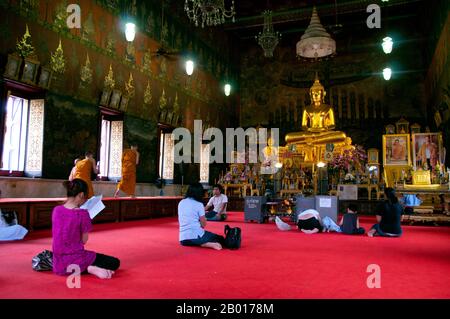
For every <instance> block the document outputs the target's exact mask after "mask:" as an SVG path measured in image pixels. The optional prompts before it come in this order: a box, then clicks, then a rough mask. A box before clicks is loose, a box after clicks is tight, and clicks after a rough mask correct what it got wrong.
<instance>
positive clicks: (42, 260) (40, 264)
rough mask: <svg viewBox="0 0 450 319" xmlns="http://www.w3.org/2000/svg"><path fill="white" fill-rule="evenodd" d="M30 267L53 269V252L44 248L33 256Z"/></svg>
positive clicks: (41, 269) (44, 269) (43, 269)
mask: <svg viewBox="0 0 450 319" xmlns="http://www.w3.org/2000/svg"><path fill="white" fill-rule="evenodd" d="M31 267H32V268H33V270H36V271H50V270H53V253H52V252H51V251H50V250H44V251H42V252H40V253H39V254H37V255H36V256H34V257H33V259H32V260H31Z"/></svg>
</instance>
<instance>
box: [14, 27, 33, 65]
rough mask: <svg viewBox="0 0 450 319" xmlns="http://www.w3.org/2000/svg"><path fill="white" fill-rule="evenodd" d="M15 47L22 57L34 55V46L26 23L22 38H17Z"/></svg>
mask: <svg viewBox="0 0 450 319" xmlns="http://www.w3.org/2000/svg"><path fill="white" fill-rule="evenodd" d="M16 49H17V52H19V54H20V56H21V57H23V58H27V57H34V56H35V51H34V47H33V45H32V43H31V34H30V30H29V29H28V24H27V25H26V31H25V34H24V35H23V37H22V39H21V40H20V41H19V40H17V44H16Z"/></svg>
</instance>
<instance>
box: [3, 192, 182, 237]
mask: <svg viewBox="0 0 450 319" xmlns="http://www.w3.org/2000/svg"><path fill="white" fill-rule="evenodd" d="M181 199H182V197H180V196H174V197H169V196H156V197H137V198H113V197H105V198H103V203H104V204H105V206H106V207H105V209H104V210H103V211H102V212H101V213H100V214H98V215H97V216H96V217H95V218H94V220H93V222H94V223H99V222H119V221H124V220H131V219H146V218H158V217H168V216H176V214H177V205H178V202H179V201H180V200H181ZM64 201H65V198H2V199H0V208H1V209H3V210H13V211H15V212H16V213H17V216H18V219H19V223H20V224H21V225H23V226H25V227H26V228H27V229H29V230H33V229H40V228H49V227H51V214H52V210H53V208H54V207H55V206H57V205H61V204H62V203H64Z"/></svg>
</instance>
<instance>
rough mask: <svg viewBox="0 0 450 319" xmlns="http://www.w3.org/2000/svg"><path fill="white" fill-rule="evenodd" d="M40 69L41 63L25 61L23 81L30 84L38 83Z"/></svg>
mask: <svg viewBox="0 0 450 319" xmlns="http://www.w3.org/2000/svg"><path fill="white" fill-rule="evenodd" d="M38 68H39V62H36V61H33V60H29V59H25V62H24V66H23V73H22V81H23V82H25V83H29V84H34V83H35V82H36V76H37V71H38Z"/></svg>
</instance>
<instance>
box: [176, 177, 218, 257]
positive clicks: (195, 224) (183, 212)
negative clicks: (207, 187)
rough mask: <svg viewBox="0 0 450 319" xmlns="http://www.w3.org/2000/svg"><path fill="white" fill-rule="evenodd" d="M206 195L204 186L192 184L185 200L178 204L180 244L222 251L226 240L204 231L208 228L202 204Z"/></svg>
mask: <svg viewBox="0 0 450 319" xmlns="http://www.w3.org/2000/svg"><path fill="white" fill-rule="evenodd" d="M204 193H205V192H204V189H203V186H202V184H200V183H194V184H191V185H190V186H189V188H188V190H187V192H186V196H185V198H184V199H183V200H181V201H180V203H179V204H178V222H179V224H180V235H179V240H180V244H181V245H183V246H201V247H206V248H213V249H216V250H221V249H222V246H223V244H224V242H225V238H224V237H223V236H220V235H216V234H214V233H211V232H209V231H206V230H204V228H205V227H206V218H205V209H204V207H203V202H202V200H203V195H204Z"/></svg>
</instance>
